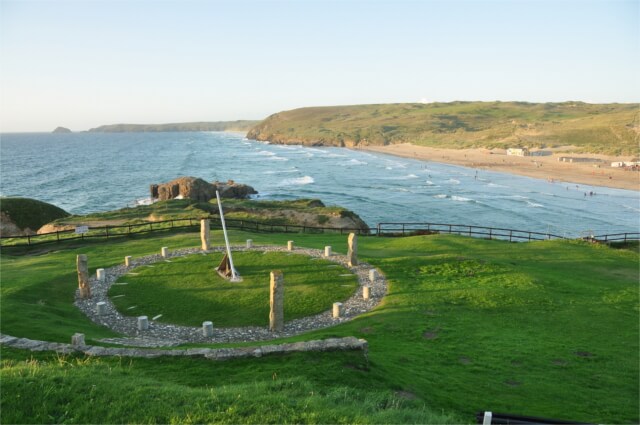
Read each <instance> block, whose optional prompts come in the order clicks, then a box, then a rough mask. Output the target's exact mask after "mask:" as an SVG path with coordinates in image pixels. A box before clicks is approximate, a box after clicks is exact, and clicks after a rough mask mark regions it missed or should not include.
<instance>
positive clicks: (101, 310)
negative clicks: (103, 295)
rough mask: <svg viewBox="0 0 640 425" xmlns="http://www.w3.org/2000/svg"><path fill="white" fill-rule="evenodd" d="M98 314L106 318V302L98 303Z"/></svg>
mask: <svg viewBox="0 0 640 425" xmlns="http://www.w3.org/2000/svg"><path fill="white" fill-rule="evenodd" d="M96 313H98V316H104V315H105V314H107V303H106V302H104V301H100V302H99V303H96Z"/></svg>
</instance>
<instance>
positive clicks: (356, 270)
mask: <svg viewBox="0 0 640 425" xmlns="http://www.w3.org/2000/svg"><path fill="white" fill-rule="evenodd" d="M224 250H225V248H224V247H223V246H220V247H214V248H212V249H210V250H208V251H202V250H201V249H199V248H185V249H178V250H175V251H171V252H170V253H169V256H168V257H166V258H165V257H162V256H161V255H160V254H154V255H148V256H145V257H139V258H135V259H133V261H132V264H131V266H129V267H126V266H125V265H124V264H122V265H117V266H114V267H110V268H108V269H105V279H104V280H103V281H99V280H97V279H96V277H95V275H94V276H92V277H91V278H90V280H89V285H90V287H91V298H90V299H88V300H83V299H80V297H79V291H76V300H75V303H74V304H75V305H76V306H77V307H78V308H79V309H80V310H81V311H82V312H83V313H84V314H86V315H87V316H88V317H89V318H90V319H91V320H92V321H93V322H95V323H97V324H100V325H102V326H105V327H108V328H110V329H112V330H113V331H115V332H117V333H119V334H122V335H124V337H122V338H104V339H101V340H100V341H101V342H107V343H112V344H122V345H128V346H136V347H149V348H152V347H171V346H177V345H180V344H185V343H230V342H251V341H266V340H272V339H276V338H284V337H290V336H294V335H298V334H301V333H303V332H308V331H311V330H316V329H322V328H326V327H330V326H334V325H337V324H340V323H344V322H346V321H349V320H352V319H353V318H355V317H357V316H359V315H360V314H362V313H365V312H367V311H369V310H371V309H372V308H374V307H375V306H376V305H378V304H379V303H380V301H381V300H382V298H383V297H384V295H385V294H386V292H387V283H386V280H385V278H384V276H383V275H382V273H380V271H379V270H377V271H378V273H377V276H376V279H375V280H374V281H373V282H371V281H370V280H369V270H371V269H372V268H374V267H372V266H371V265H369V264H367V263H362V262H361V263H359V264H358V265H357V266H355V267H348V261H347V257H346V256H345V255H339V254H333V255H332V256H330V257H325V256H324V252H323V251H321V250H318V249H310V248H295V249H294V250H293V251H288V250H287V248H286V247H279V246H271V245H265V246H258V245H256V246H254V247H252V248H246V247H243V246H234V247H233V248H232V250H233V251H234V252H238V251H262V252H284V253H290V254H299V255H307V256H309V257H311V258H312V259H314V258H317V259H324V260H328V261H331V262H334V263H336V264H338V265H340V266H342V267H345V268H346V269H348V270H349V271H350V272H351V273H353V274H355V275H356V276H357V278H358V282H359V286H358V289H357V290H356V291H355V292H354V294H353V295H352V296H351V297H350V298H349V299H347V300H346V301H343V302H342V304H343V307H344V315H343V316H342V317H340V318H333V313H332V310H331V309H329V310H327V311H325V312H323V313H320V314H316V315H313V316H308V317H303V318H299V319H295V320H291V321H289V322H286V323H285V325H284V330H283V331H282V332H271V331H269V329H268V327H266V326H265V327H260V326H247V327H235V328H214V332H213V336H211V337H205V336H204V335H203V333H202V328H201V327H189V326H179V325H173V324H168V323H162V322H158V321H156V320H153V318H152V316H150V315H149V314H147V316H148V318H149V328H148V329H147V330H138V319H137V316H136V317H133V316H125V315H123V314H122V313H121V312H119V311H118V310H117V309H116V307H115V306H114V305H113V303H112V302H111V300H110V299H109V297H108V296H107V294H108V292H109V288H110V287H111V286H112V285H113V284H114V283H115V282H116V280H118V278H119V277H121V276H123V275H125V274H127V273H129V272H131V270H133V269H134V268H135V267H140V266H144V265H151V264H153V263H156V262H159V261H165V260H169V261H170V259H171V258H176V257H183V256H186V255H198V254H201V255H206V254H207V253H211V252H224ZM363 286H369V287H370V295H369V299H368V300H364V299H363V298H362V287H363ZM267 301H268V300H265V302H267ZM98 302H105V303H106V314H103V315H98V314H97V308H96V303H98ZM328 307H331V306H328ZM141 315H142V314H141ZM214 326H215V323H214Z"/></svg>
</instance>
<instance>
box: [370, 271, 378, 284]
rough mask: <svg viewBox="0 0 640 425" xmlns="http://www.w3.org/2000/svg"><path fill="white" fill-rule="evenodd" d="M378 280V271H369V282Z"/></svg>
mask: <svg viewBox="0 0 640 425" xmlns="http://www.w3.org/2000/svg"><path fill="white" fill-rule="evenodd" d="M377 278H378V271H377V270H376V269H371V270H369V280H370V281H371V282H375V281H376V279H377Z"/></svg>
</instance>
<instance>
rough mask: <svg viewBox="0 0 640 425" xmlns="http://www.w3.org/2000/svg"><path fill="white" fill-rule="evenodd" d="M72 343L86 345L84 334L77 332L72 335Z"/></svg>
mask: <svg viewBox="0 0 640 425" xmlns="http://www.w3.org/2000/svg"><path fill="white" fill-rule="evenodd" d="M71 345H76V346H78V345H86V344H85V343H84V334H81V333H75V334H73V335H72V336H71Z"/></svg>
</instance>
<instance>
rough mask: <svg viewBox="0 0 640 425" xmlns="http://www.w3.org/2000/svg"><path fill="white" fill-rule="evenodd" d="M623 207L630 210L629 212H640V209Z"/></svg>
mask: <svg viewBox="0 0 640 425" xmlns="http://www.w3.org/2000/svg"><path fill="white" fill-rule="evenodd" d="M623 207H624V208H626V209H628V210H631V211H638V212H640V209H638V208H634V207H630V206H629V205H623Z"/></svg>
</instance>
